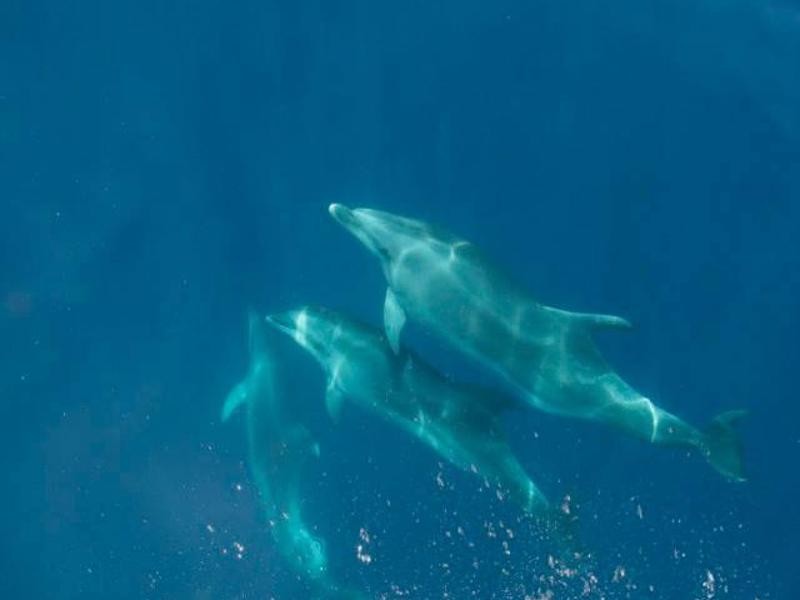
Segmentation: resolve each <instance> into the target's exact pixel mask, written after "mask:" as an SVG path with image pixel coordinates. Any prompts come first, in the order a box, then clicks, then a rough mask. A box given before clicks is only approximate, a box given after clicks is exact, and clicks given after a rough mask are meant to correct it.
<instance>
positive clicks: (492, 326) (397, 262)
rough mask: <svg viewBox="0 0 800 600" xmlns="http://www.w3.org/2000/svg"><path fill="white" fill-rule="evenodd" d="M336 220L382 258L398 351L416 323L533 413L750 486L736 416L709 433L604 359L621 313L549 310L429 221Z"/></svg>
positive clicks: (388, 324) (340, 213) (389, 329)
mask: <svg viewBox="0 0 800 600" xmlns="http://www.w3.org/2000/svg"><path fill="white" fill-rule="evenodd" d="M329 212H330V214H331V215H332V216H333V218H334V219H335V220H336V221H337V222H339V223H340V224H341V225H342V226H344V228H345V229H347V230H348V231H349V232H350V233H351V234H353V235H354V236H355V237H356V238H357V239H358V240H359V241H360V242H361V243H362V244H364V246H366V247H367V249H369V250H370V251H371V252H372V253H373V254H374V255H375V256H377V257H378V259H379V261H380V264H381V267H382V269H383V274H384V276H385V278H386V281H387V284H388V288H387V292H386V299H385V303H384V325H385V329H386V335H387V337H388V339H389V341H390V343H391V345H392V347H393V348H394V349H397V348H398V344H399V336H400V332H401V330H402V329H403V326H404V324H405V321H406V318H407V317H409V318H411V319H414V320H415V321H417V322H419V323H420V324H422V325H423V326H424V327H425V328H427V329H428V330H430V331H432V332H434V333H436V334H437V335H439V336H440V337H441V338H443V339H444V340H445V341H446V342H448V343H449V344H451V345H452V346H455V347H456V348H458V349H460V350H461V351H462V352H464V353H466V354H467V355H469V356H470V357H472V358H473V359H474V360H476V361H477V362H479V363H481V364H483V365H485V366H487V367H488V368H489V369H491V370H493V371H495V372H496V373H498V374H499V375H500V376H501V377H502V378H503V379H504V380H505V381H506V382H507V383H509V384H510V385H511V386H512V387H513V388H515V389H516V390H517V391H518V393H519V394H520V395H521V396H522V398H524V399H525V401H526V402H527V403H529V404H530V405H532V406H534V407H536V408H538V409H540V410H543V411H545V412H548V413H552V414H557V415H562V416H566V417H575V418H582V419H591V420H595V421H599V422H603V423H607V424H609V425H612V426H614V427H616V428H619V429H621V430H623V431H625V432H627V433H629V434H632V435H634V436H636V437H638V438H640V439H643V440H646V441H649V442H651V443H654V444H661V445H673V446H679V447H686V448H691V449H697V450H699V451H700V452H701V453H702V454H703V455H704V456H705V458H706V459H707V460H708V462H709V463H710V464H711V466H712V467H714V468H715V469H716V470H717V471H718V472H719V473H721V474H722V475H723V476H725V477H727V478H729V479H731V480H735V481H744V480H745V476H744V472H743V466H742V450H741V442H740V439H739V436H738V434H737V432H736V430H735V429H734V425H735V424H736V423H737V421H739V420H740V419H741V418H742V417H743V416H744V415H745V414H746V413H745V411H741V410H733V411H728V412H725V413H722V414H720V415H718V416H717V417H716V418H714V419H713V420H712V422H711V424H710V425H709V426H708V427H707V428H705V429H704V430H701V429H698V428H695V427H693V426H691V425H689V424H688V423H686V422H685V421H683V420H681V419H680V418H678V417H677V416H675V415H673V414H671V413H669V412H667V411H666V410H664V409H662V408H660V407H659V406H657V405H655V404H654V403H653V402H652V401H651V400H650V399H649V398H647V397H645V396H643V395H642V394H640V393H639V392H637V391H636V390H635V389H633V388H632V387H631V386H630V385H629V384H628V383H626V382H625V381H624V380H623V379H622V378H621V377H620V376H619V375H618V374H617V373H615V372H614V371H613V370H612V369H611V367H610V366H609V365H608V363H607V362H606V361H605V360H604V358H603V357H602V355H601V354H600V351H599V350H598V349H597V347H596V346H595V344H594V341H593V339H592V334H593V333H594V332H595V331H596V330H603V329H615V330H624V329H629V328H630V327H631V325H630V323H629V322H628V321H626V320H625V319H623V318H621V317H617V316H613V315H602V314H590V313H577V312H569V311H566V310H561V309H558V308H553V307H550V306H545V305H543V304H540V303H538V302H537V301H536V300H534V299H533V298H532V297H531V296H530V295H529V294H528V293H527V292H526V291H525V290H524V289H523V288H522V286H520V285H519V284H517V283H516V282H515V281H513V280H512V279H511V278H510V277H508V276H506V275H505V274H503V273H501V272H500V271H499V270H498V269H496V268H495V267H494V266H493V265H492V264H491V262H490V261H489V260H487V259H486V258H485V257H484V256H483V255H482V253H481V252H480V251H479V250H478V249H477V248H476V247H475V246H473V245H472V244H471V243H469V242H467V241H465V240H463V239H460V238H458V237H456V236H455V235H453V234H451V233H448V232H446V231H443V230H441V229H438V228H436V227H433V226H431V225H429V224H427V223H424V222H422V221H417V220H413V219H409V218H405V217H400V216H397V215H393V214H390V213H387V212H382V211H378V210H371V209H366V208H359V209H354V210H353V209H349V208H347V207H345V206H342V205H341V204H331V205H330V208H329Z"/></svg>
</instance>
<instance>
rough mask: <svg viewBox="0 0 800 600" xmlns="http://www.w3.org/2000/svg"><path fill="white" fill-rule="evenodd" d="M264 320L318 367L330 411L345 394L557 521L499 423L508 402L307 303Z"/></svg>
mask: <svg viewBox="0 0 800 600" xmlns="http://www.w3.org/2000/svg"><path fill="white" fill-rule="evenodd" d="M267 320H268V321H269V322H270V323H272V324H273V325H274V326H276V327H277V328H278V329H280V330H281V331H283V332H285V333H287V334H288V335H289V336H291V337H292V338H293V339H294V340H295V341H296V342H297V343H298V344H299V345H300V346H302V347H303V348H305V349H306V350H307V351H308V352H309V353H310V354H312V355H313V356H314V358H316V360H317V361H318V362H319V364H320V365H321V366H322V368H323V370H324V371H325V373H326V375H327V379H328V384H327V392H326V404H327V406H328V411H329V412H330V413H331V414H332V416H336V415H337V414H338V413H339V411H340V410H341V404H342V401H343V400H344V399H348V400H350V401H352V402H354V403H355V404H357V405H359V406H361V407H362V408H364V409H366V410H368V411H370V412H373V413H376V414H378V415H380V416H381V417H383V418H384V419H386V420H388V421H390V422H391V423H393V424H395V425H397V426H399V427H400V428H401V429H403V430H405V431H406V432H408V433H410V434H411V435H413V436H415V437H416V438H418V439H419V440H421V441H422V442H424V443H425V444H427V445H428V446H429V447H431V448H432V449H433V450H435V451H436V452H437V453H438V454H439V455H441V456H443V457H444V458H445V459H447V460H448V461H450V462H451V463H453V464H454V465H456V466H458V467H460V468H462V469H465V470H467V469H470V470H473V471H475V472H476V473H477V474H478V475H480V476H482V477H484V478H485V479H486V480H487V481H489V482H491V483H492V484H494V485H496V486H497V487H498V492H499V495H501V496H502V494H503V493H505V494H508V495H509V496H510V497H511V498H513V499H514V501H516V502H517V503H518V504H520V505H521V506H522V507H523V509H524V510H525V511H526V512H529V513H533V514H535V515H536V516H537V517H541V518H543V519H544V520H545V523H546V524H547V525H551V524H554V523H555V524H556V525H557V519H558V517H557V516H555V515H554V514H552V513H554V511H552V510H551V509H550V508H549V505H548V502H547V500H546V499H545V497H544V495H543V494H542V493H541V492H540V491H539V489H538V488H537V487H536V485H535V484H534V483H533V481H531V479H530V477H528V475H527V474H526V473H525V471H524V469H523V468H522V466H521V465H520V464H519V462H518V461H517V459H516V457H515V456H514V454H513V453H512V452H511V449H510V447H509V445H508V443H507V441H506V439H505V437H504V436H503V434H502V433H501V431H500V429H499V427H498V423H497V417H498V413H499V412H500V411H501V410H502V408H503V407H504V406H507V404H504V402H503V400H502V397H498V396H497V394H491V393H490V392H488V391H487V390H482V389H479V388H473V387H468V386H462V385H457V384H454V383H452V382H450V381H448V380H446V379H445V378H444V376H442V375H441V374H439V373H438V372H437V371H435V370H434V369H433V368H432V367H429V366H428V365H426V364H425V363H423V362H422V361H420V360H419V359H418V358H417V357H415V356H413V355H412V354H411V353H410V352H408V351H406V350H404V349H402V348H400V349H398V350H399V352H398V354H395V352H394V351H393V350H392V348H391V347H390V346H389V344H388V343H387V341H386V339H385V338H384V337H383V336H382V335H381V334H380V333H379V332H378V331H376V330H374V329H372V328H370V327H367V326H365V325H362V324H360V323H357V322H355V321H353V320H351V319H349V318H348V317H345V316H344V315H341V314H339V313H336V312H333V311H330V310H327V309H324V308H317V307H310V306H308V307H304V308H301V309H298V310H292V311H288V312H285V313H281V314H278V315H272V316H269V317H267ZM551 517H552V519H553V520H552V522H550V521H548V519H551Z"/></svg>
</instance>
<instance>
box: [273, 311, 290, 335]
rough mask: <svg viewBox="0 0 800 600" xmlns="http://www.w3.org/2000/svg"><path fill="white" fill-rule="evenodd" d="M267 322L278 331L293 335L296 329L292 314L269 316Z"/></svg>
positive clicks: (284, 313)
mask: <svg viewBox="0 0 800 600" xmlns="http://www.w3.org/2000/svg"><path fill="white" fill-rule="evenodd" d="M266 321H267V323H269V324H270V325H272V326H273V327H275V328H276V329H279V330H280V331H283V332H284V333H292V332H293V331H294V329H295V318H294V315H293V314H292V312H283V313H278V314H274V315H267V316H266Z"/></svg>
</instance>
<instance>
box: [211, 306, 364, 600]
mask: <svg viewBox="0 0 800 600" xmlns="http://www.w3.org/2000/svg"><path fill="white" fill-rule="evenodd" d="M248 324H249V328H248V330H249V345H250V367H249V370H248V373H247V376H246V377H245V379H244V381H242V382H241V383H239V384H238V385H237V386H236V387H234V388H233V390H232V391H231V392H230V393H229V394H228V396H227V398H226V400H225V403H224V405H223V407H222V420H223V421H226V420H228V418H229V417H230V416H231V415H232V414H233V412H234V411H235V410H236V409H237V408H238V407H239V406H241V405H242V404H245V405H246V407H247V440H248V450H249V465H250V471H251V473H252V476H253V479H254V480H255V484H256V487H257V489H258V492H259V495H260V499H261V502H262V505H263V508H264V512H265V515H266V517H267V519H268V522H269V524H270V528H271V529H270V530H271V533H272V537H273V539H274V541H275V544H276V546H277V548H278V550H279V551H280V553H281V554H282V555H283V557H284V558H285V559H286V560H287V561H288V562H289V563H290V564H291V565H292V567H293V568H294V569H295V570H297V571H298V572H299V573H300V574H301V575H302V576H303V578H305V579H306V580H307V581H308V582H309V583H310V585H311V587H312V589H313V590H314V594H315V597H316V598H320V599H325V600H334V599H336V600H338V599H342V600H343V599H353V600H355V599H360V598H363V596H362V595H361V594H360V593H358V592H355V591H352V590H346V589H343V588H341V587H340V586H339V585H338V584H336V583H335V582H333V581H332V580H331V579H330V577H329V575H328V557H327V553H326V550H325V543H324V541H323V540H322V539H321V538H320V537H318V536H316V535H314V534H313V533H312V531H311V528H310V527H309V526H308V524H307V523H306V521H305V520H304V518H303V515H302V511H301V505H302V500H303V494H302V482H303V477H304V475H305V471H306V469H307V466H308V463H309V462H310V461H311V460H312V459H313V458H315V457H317V456H319V446H318V445H317V444H316V443H315V442H314V440H313V439H312V437H311V435H310V433H309V431H308V429H307V428H306V427H305V426H304V425H303V424H302V423H301V422H300V421H299V420H297V419H295V418H294V417H293V416H292V414H291V411H290V410H287V406H286V403H285V398H284V395H283V393H282V389H281V386H280V385H279V383H278V382H277V381H276V369H275V362H274V357H273V355H272V352H271V348H270V347H269V344H268V342H267V337H266V334H267V332H266V330H265V324H264V321H263V318H259V317H258V316H257V315H256V314H255V313H252V312H251V313H250V315H249V318H248Z"/></svg>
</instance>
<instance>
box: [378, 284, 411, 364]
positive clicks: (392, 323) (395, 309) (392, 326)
mask: <svg viewBox="0 0 800 600" xmlns="http://www.w3.org/2000/svg"><path fill="white" fill-rule="evenodd" d="M405 324H406V313H405V311H404V310H403V308H402V307H401V306H400V303H399V302H398V301H397V296H396V295H395V293H394V292H393V291H392V288H390V287H389V288H386V301H385V302H384V303H383V326H384V329H385V330H386V339H387V340H388V341H389V345H390V346H391V347H392V351H393V352H394V353H395V354H397V353H399V352H400V333H401V332H402V331H403V325H405Z"/></svg>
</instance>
